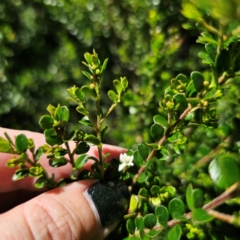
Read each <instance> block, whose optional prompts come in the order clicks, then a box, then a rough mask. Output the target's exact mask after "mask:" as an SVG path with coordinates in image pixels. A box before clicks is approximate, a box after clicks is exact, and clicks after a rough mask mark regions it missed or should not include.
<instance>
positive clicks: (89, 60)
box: [84, 52, 92, 65]
mask: <svg viewBox="0 0 240 240" xmlns="http://www.w3.org/2000/svg"><path fill="white" fill-rule="evenodd" d="M84 58H85V59H86V61H87V63H88V64H90V65H91V64H92V57H91V54H90V53H88V52H87V53H84Z"/></svg>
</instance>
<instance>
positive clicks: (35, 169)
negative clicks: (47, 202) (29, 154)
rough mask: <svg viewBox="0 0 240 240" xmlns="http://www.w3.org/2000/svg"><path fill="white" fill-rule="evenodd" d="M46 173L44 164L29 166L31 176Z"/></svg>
mask: <svg viewBox="0 0 240 240" xmlns="http://www.w3.org/2000/svg"><path fill="white" fill-rule="evenodd" d="M43 173H44V170H43V167H42V166H36V167H30V168H29V176H30V177H40V176H42V175H43Z"/></svg>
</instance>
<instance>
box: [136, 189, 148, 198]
mask: <svg viewBox="0 0 240 240" xmlns="http://www.w3.org/2000/svg"><path fill="white" fill-rule="evenodd" d="M138 195H139V196H142V197H144V198H148V190H147V189H146V188H141V189H140V190H139V192H138Z"/></svg>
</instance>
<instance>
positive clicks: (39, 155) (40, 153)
mask: <svg viewBox="0 0 240 240" xmlns="http://www.w3.org/2000/svg"><path fill="white" fill-rule="evenodd" d="M43 153H44V150H43V148H41V147H40V148H38V149H37V151H36V154H35V161H38V160H39V159H40V158H41V156H42V155H43Z"/></svg>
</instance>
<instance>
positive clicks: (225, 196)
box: [144, 182, 239, 233]
mask: <svg viewBox="0 0 240 240" xmlns="http://www.w3.org/2000/svg"><path fill="white" fill-rule="evenodd" d="M238 192H239V183H238V182H236V183H234V184H233V185H232V186H231V187H229V188H228V189H227V190H226V191H225V192H223V193H222V194H221V195H220V196H218V197H216V198H215V199H213V200H212V201H211V202H209V203H207V204H205V205H204V206H203V207H202V208H203V209H204V210H206V211H207V212H208V213H209V212H210V211H211V210H212V209H214V208H216V207H218V206H220V205H222V204H223V203H225V202H226V201H227V200H229V199H230V198H232V197H234V196H235V195H236V194H237V193H238ZM210 213H211V212H210ZM183 216H184V217H185V218H186V219H188V220H190V219H191V218H192V212H189V213H186V214H184V215H183ZM181 222H182V221H181V220H177V219H172V220H170V221H168V223H167V225H168V227H173V226H175V225H177V224H179V223H181ZM153 229H154V230H156V231H159V230H162V229H164V227H163V226H156V227H154V228H153ZM149 231H150V229H146V230H144V232H145V233H148V232H149Z"/></svg>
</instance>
